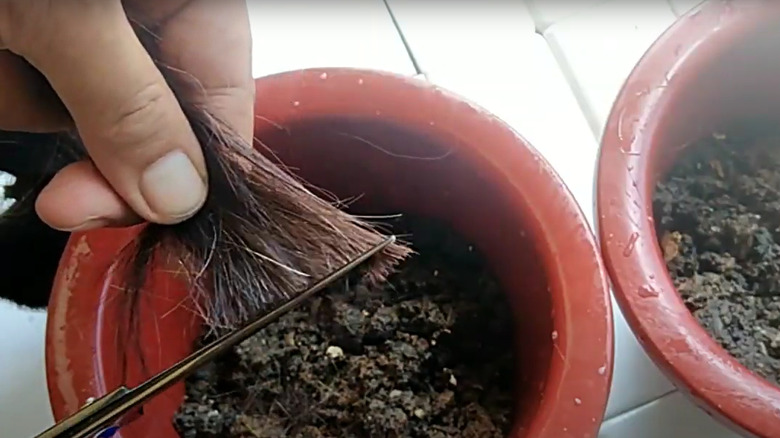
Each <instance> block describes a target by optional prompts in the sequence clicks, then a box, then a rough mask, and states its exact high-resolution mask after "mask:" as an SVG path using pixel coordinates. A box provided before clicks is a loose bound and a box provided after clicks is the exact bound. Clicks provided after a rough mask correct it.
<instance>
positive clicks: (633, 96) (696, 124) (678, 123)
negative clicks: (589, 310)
mask: <svg viewBox="0 0 780 438" xmlns="http://www.w3.org/2000/svg"><path fill="white" fill-rule="evenodd" d="M778 24H780V2H777V1H775V0H765V1H762V0H752V1H744V2H739V1H720V0H718V1H710V2H707V3H705V4H704V5H703V6H701V7H700V8H699V9H697V10H694V11H692V12H690V13H689V14H687V15H686V16H684V17H682V18H681V19H680V20H679V21H678V22H677V23H676V24H674V25H673V26H672V27H671V28H670V29H668V30H667V31H666V33H665V34H664V35H663V36H662V37H661V38H660V39H659V40H658V41H657V42H656V43H655V44H654V45H653V46H652V47H651V48H650V49H649V51H648V52H647V53H646V54H645V56H644V57H643V58H642V60H641V61H640V62H639V64H638V65H637V66H636V67H635V69H634V71H633V72H632V73H631V75H630V76H629V78H628V80H627V82H626V84H625V85H624V87H623V89H622V91H621V92H620V94H619V96H618V98H617V100H616V102H615V104H614V107H613V109H612V113H611V115H610V118H609V121H608V123H607V126H606V128H605V131H604V136H603V140H602V148H601V155H600V158H599V167H598V181H597V208H598V229H599V235H600V240H601V246H602V252H603V254H604V257H605V261H606V264H607V267H608V270H609V273H610V277H611V278H612V281H613V287H614V293H615V296H616V298H617V301H618V302H619V304H620V307H621V309H622V310H623V313H624V314H625V316H626V319H627V320H628V323H629V324H630V326H631V327H632V329H633V330H634V332H635V333H636V335H637V336H638V338H639V341H640V342H641V343H642V345H643V346H644V347H645V349H646V350H647V352H648V353H649V355H650V356H651V357H652V358H653V359H654V360H655V362H656V364H658V365H659V366H660V367H661V369H662V370H663V371H664V372H665V373H666V374H667V375H668V376H669V377H670V378H671V379H672V380H673V381H674V383H675V384H677V385H678V386H679V387H680V389H681V390H683V392H686V393H688V394H689V395H690V396H691V397H692V398H693V400H694V401H695V402H696V403H697V404H698V405H700V406H701V407H703V408H704V409H705V410H706V411H707V412H708V413H710V414H711V415H714V416H715V417H717V418H719V419H721V420H723V421H724V422H725V423H726V424H727V425H730V426H731V427H732V428H733V429H734V430H736V431H739V432H740V433H752V434H755V435H757V436H761V437H769V438H780V388H777V387H775V386H772V385H770V384H769V383H767V382H765V381H764V380H763V379H761V378H759V377H757V376H755V375H753V374H752V373H751V372H750V371H748V370H747V369H746V368H744V367H743V366H741V365H740V364H739V363H737V361H736V360H735V359H733V358H732V357H731V356H730V355H729V354H728V353H727V352H726V351H725V350H724V349H722V348H721V347H720V346H719V345H718V344H717V343H716V342H715V341H714V340H713V339H712V338H711V337H710V336H709V335H708V334H707V333H706V332H705V330H704V329H703V328H702V327H701V326H700V325H699V324H698V323H697V321H696V320H695V319H694V317H693V316H692V315H691V314H690V312H689V311H688V310H687V309H686V307H685V305H684V304H683V302H682V299H681V298H680V297H679V295H678V294H677V292H676V290H675V288H674V286H673V283H672V280H671V277H670V276H669V273H668V271H667V269H666V265H665V263H664V261H663V258H662V254H661V251H660V249H659V245H658V243H657V242H658V238H657V236H656V233H655V228H654V223H653V209H652V194H653V190H654V187H655V184H656V182H657V181H658V179H659V178H660V177H661V176H662V175H663V174H664V173H665V172H666V171H667V170H668V169H669V167H670V166H671V165H672V164H673V163H674V160H675V158H676V157H677V156H678V154H679V153H680V151H681V150H682V149H683V148H684V145H685V144H686V143H687V142H689V141H693V140H695V139H698V138H701V137H703V136H706V135H711V134H712V133H713V132H715V131H717V130H719V129H723V128H724V125H727V124H728V123H729V122H734V121H738V120H741V119H748V120H749V119H751V118H752V119H756V118H759V119H768V120H771V121H775V122H777V121H778V120H780V55H778V42H780V26H779V25H778Z"/></svg>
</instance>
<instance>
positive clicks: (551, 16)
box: [525, 0, 606, 32]
mask: <svg viewBox="0 0 780 438" xmlns="http://www.w3.org/2000/svg"><path fill="white" fill-rule="evenodd" d="M604 1H606V0H556V1H550V0H525V2H526V4H527V5H528V9H529V10H530V11H531V15H532V16H533V18H534V22H535V23H536V30H538V31H541V32H543V31H545V30H546V29H547V28H548V27H550V26H551V25H553V24H555V23H557V22H559V21H561V20H563V19H566V18H569V17H571V16H573V15H576V14H578V13H580V12H582V11H585V10H587V9H589V8H592V7H593V6H595V5H598V4H599V3H603V2H604Z"/></svg>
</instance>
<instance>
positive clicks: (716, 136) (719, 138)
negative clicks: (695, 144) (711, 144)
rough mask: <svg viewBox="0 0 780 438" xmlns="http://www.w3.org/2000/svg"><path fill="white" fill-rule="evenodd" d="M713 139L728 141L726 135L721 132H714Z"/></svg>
mask: <svg viewBox="0 0 780 438" xmlns="http://www.w3.org/2000/svg"><path fill="white" fill-rule="evenodd" d="M712 138H714V139H715V140H725V139H726V134H721V133H719V132H713V133H712Z"/></svg>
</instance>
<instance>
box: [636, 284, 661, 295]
mask: <svg viewBox="0 0 780 438" xmlns="http://www.w3.org/2000/svg"><path fill="white" fill-rule="evenodd" d="M636 293H637V295H639V296H640V297H642V298H655V297H657V296H658V291H657V290H655V289H653V288H652V287H650V286H647V285H644V286H639V289H638V290H637V292H636Z"/></svg>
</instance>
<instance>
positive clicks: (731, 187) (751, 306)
mask: <svg viewBox="0 0 780 438" xmlns="http://www.w3.org/2000/svg"><path fill="white" fill-rule="evenodd" d="M745 132H746V130H740V131H735V132H734V133H732V134H728V135H723V134H714V135H713V136H712V137H710V138H705V139H703V140H701V141H700V142H698V143H697V144H694V145H692V146H690V148H689V149H688V150H686V152H685V153H684V155H683V156H682V157H681V159H682V160H681V161H680V162H679V163H678V164H677V165H676V166H675V168H674V169H673V170H672V172H671V174H670V175H669V178H668V180H666V181H665V182H662V183H660V184H658V187H657V190H656V194H655V199H654V204H655V205H654V207H655V217H656V221H657V227H658V234H659V236H660V238H661V247H662V250H663V253H664V256H665V258H666V261H667V265H668V267H669V271H670V273H671V275H672V277H673V278H674V282H675V285H676V286H677V289H678V291H679V292H680V294H681V295H682V297H683V299H684V300H685V303H686V304H687V306H688V308H689V309H690V310H691V312H692V313H693V315H694V316H695V317H696V318H697V319H698V320H699V322H700V323H701V324H702V325H703V326H704V327H705V328H706V329H707V330H708V331H709V332H710V333H711V334H712V336H713V337H714V338H715V339H716V340H717V341H718V342H719V343H720V344H721V345H722V346H723V347H724V348H725V349H726V350H728V351H729V352H730V353H731V354H732V355H733V356H735V357H736V358H737V359H738V360H739V361H740V362H741V363H742V364H744V365H745V366H747V367H748V368H750V369H751V370H753V371H754V372H756V373H757V374H759V375H761V376H763V377H765V378H766V379H767V380H769V381H771V382H773V383H776V384H780V244H779V243H780V134H778V133H774V135H773V134H772V133H767V132H761V131H754V132H753V133H751V134H746V133H745Z"/></svg>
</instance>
